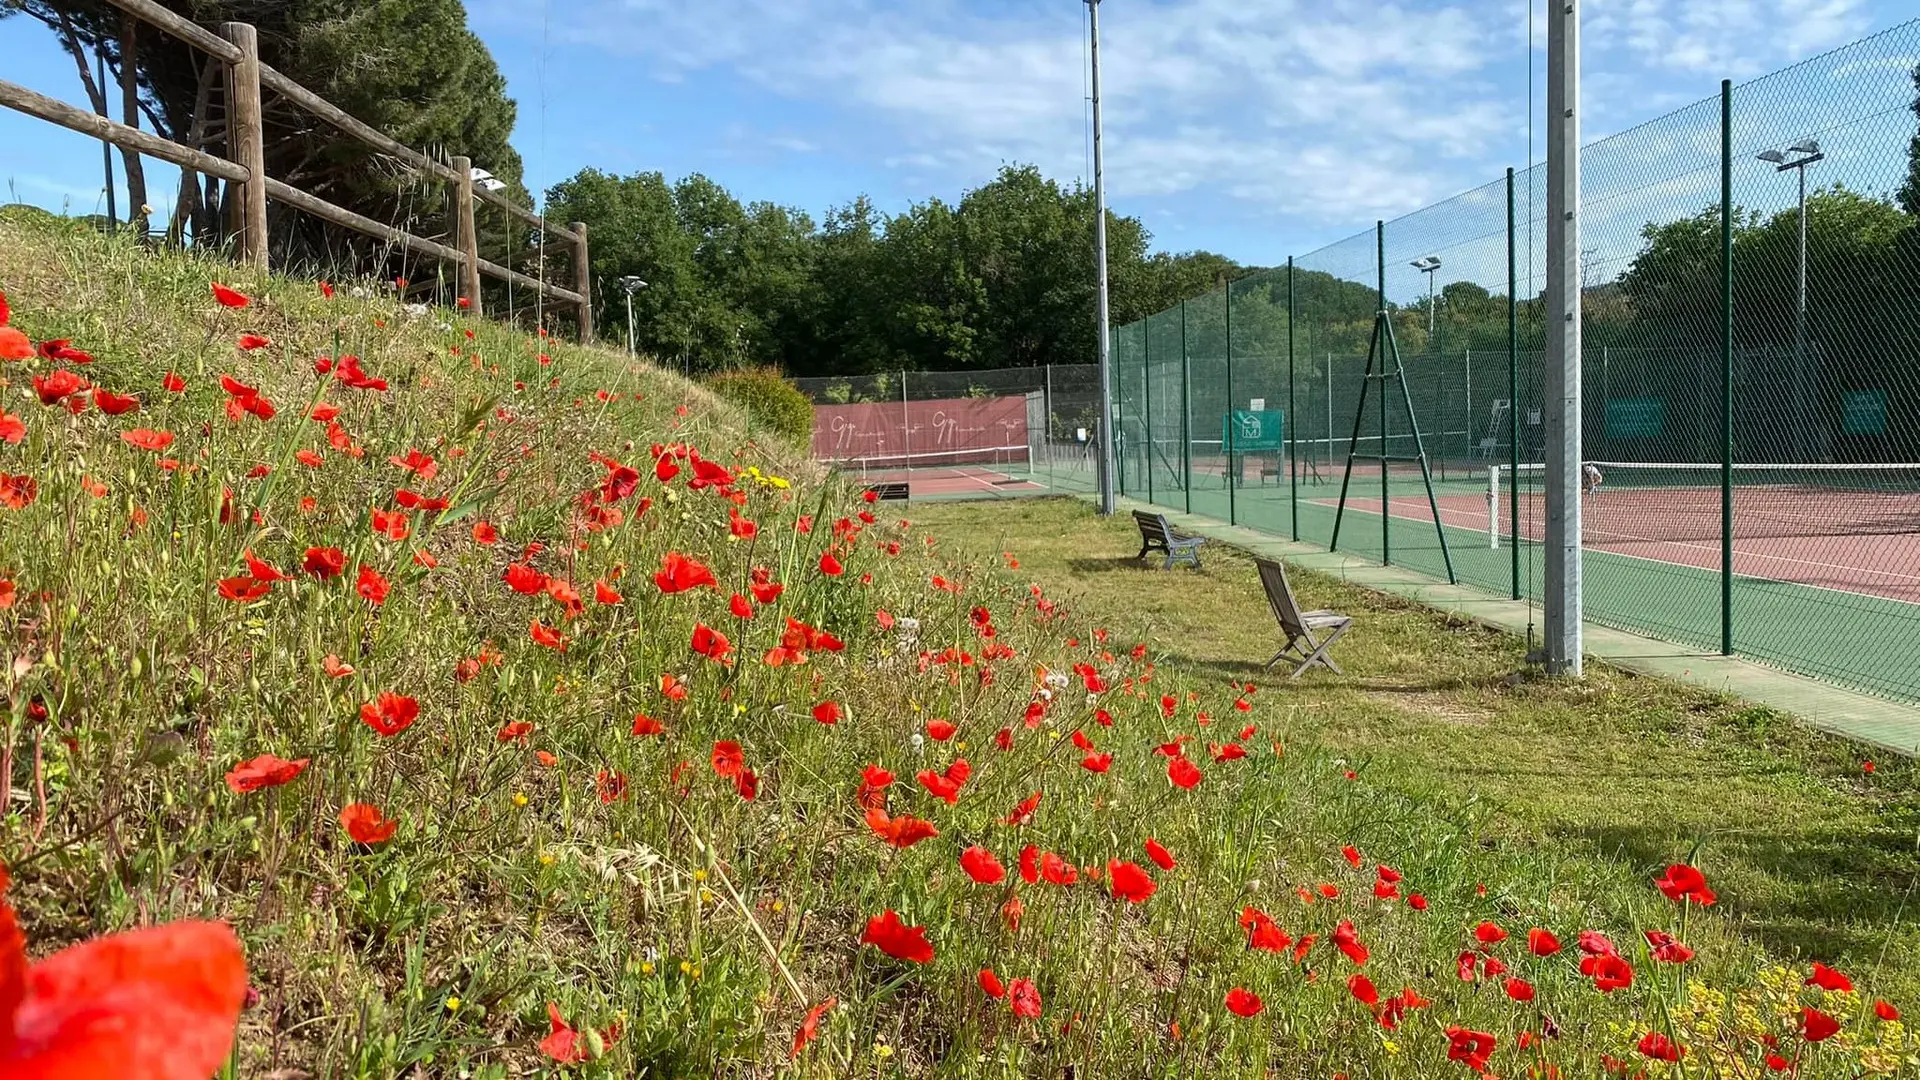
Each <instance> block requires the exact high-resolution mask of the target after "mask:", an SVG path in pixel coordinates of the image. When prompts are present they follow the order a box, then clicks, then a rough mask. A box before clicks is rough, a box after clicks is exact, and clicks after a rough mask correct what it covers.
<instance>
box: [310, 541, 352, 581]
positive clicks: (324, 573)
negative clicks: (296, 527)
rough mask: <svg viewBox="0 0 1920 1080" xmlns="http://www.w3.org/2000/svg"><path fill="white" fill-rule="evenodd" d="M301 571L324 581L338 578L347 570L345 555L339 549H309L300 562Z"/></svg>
mask: <svg viewBox="0 0 1920 1080" xmlns="http://www.w3.org/2000/svg"><path fill="white" fill-rule="evenodd" d="M300 566H301V569H304V570H305V571H306V572H307V573H309V574H312V575H313V576H314V577H317V578H320V579H322V580H325V579H327V578H335V577H339V576H340V575H341V574H343V573H345V572H346V569H347V553H346V552H344V551H341V550H340V549H339V548H318V547H310V548H308V549H307V551H306V554H305V556H303V557H302V558H301V560H300Z"/></svg>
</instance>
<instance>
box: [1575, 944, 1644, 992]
mask: <svg viewBox="0 0 1920 1080" xmlns="http://www.w3.org/2000/svg"><path fill="white" fill-rule="evenodd" d="M1580 974H1582V975H1585V976H1587V977H1588V978H1590V979H1592V980H1593V988H1594V989H1595V990H1598V991H1600V992H1601V993H1603V994H1611V993H1613V992H1614V991H1615V990H1624V989H1626V988H1627V987H1629V986H1632V985H1633V966H1632V965H1631V964H1629V963H1627V962H1626V961H1625V960H1624V959H1622V958H1621V957H1620V956H1618V955H1616V954H1614V953H1605V954H1602V955H1598V956H1588V957H1585V958H1584V959H1582V960H1581V961H1580Z"/></svg>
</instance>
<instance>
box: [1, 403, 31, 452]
mask: <svg viewBox="0 0 1920 1080" xmlns="http://www.w3.org/2000/svg"><path fill="white" fill-rule="evenodd" d="M26 438H27V425H26V422H25V421H24V420H21V419H20V418H19V417H18V416H16V415H14V414H13V413H10V412H7V411H5V410H4V409H0V443H7V444H9V445H13V446H18V445H20V444H21V443H22V442H24V441H25V440H26Z"/></svg>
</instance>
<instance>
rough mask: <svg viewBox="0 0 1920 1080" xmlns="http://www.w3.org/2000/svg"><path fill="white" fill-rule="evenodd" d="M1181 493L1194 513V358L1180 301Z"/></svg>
mask: <svg viewBox="0 0 1920 1080" xmlns="http://www.w3.org/2000/svg"><path fill="white" fill-rule="evenodd" d="M1180 470H1181V472H1182V473H1183V474H1184V476H1183V477H1182V478H1181V481H1180V493H1181V495H1182V496H1184V501H1185V502H1186V505H1187V513H1189V514H1191V513H1193V358H1192V357H1191V356H1189V355H1188V354H1187V302H1186V301H1185V300H1182V301H1180Z"/></svg>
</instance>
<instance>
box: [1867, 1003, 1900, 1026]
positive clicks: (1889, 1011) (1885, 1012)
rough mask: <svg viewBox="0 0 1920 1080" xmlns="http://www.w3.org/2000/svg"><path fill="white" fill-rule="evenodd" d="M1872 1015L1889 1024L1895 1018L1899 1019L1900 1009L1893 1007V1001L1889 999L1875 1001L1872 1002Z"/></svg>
mask: <svg viewBox="0 0 1920 1080" xmlns="http://www.w3.org/2000/svg"><path fill="white" fill-rule="evenodd" d="M1873 1015H1875V1016H1877V1017H1879V1018H1880V1019H1882V1020H1885V1021H1886V1022H1887V1023H1889V1024H1891V1023H1893V1022H1894V1021H1895V1020H1898V1019H1900V1010H1899V1009H1896V1008H1894V1007H1893V1002H1891V1001H1875V1002H1874V1003H1873Z"/></svg>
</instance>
